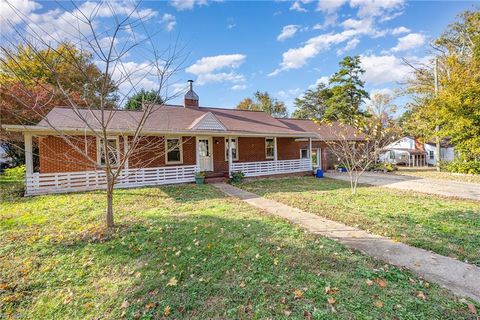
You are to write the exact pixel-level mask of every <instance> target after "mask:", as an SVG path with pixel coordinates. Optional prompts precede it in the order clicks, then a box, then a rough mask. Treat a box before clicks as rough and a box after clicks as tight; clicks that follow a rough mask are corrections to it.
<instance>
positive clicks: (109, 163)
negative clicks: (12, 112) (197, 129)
mask: <svg viewBox="0 0 480 320" xmlns="http://www.w3.org/2000/svg"><path fill="white" fill-rule="evenodd" d="M91 4H92V3H90V5H88V6H81V5H80V6H79V5H77V4H76V3H75V2H72V6H73V7H74V8H73V11H70V15H71V16H70V17H69V19H68V31H65V32H67V35H68V41H69V43H72V44H73V48H74V49H75V50H80V51H81V52H82V53H87V54H91V55H92V58H93V60H94V61H95V64H96V65H97V66H98V68H99V69H100V70H101V73H100V76H99V75H98V74H96V75H95V76H92V74H91V73H89V72H87V70H84V69H83V68H82V66H83V64H82V63H81V61H80V60H79V59H80V58H79V57H78V56H77V55H74V54H73V49H72V50H62V51H59V50H58V46H59V45H60V44H61V43H64V41H65V39H62V38H58V37H57V36H56V35H52V34H49V32H48V31H47V30H43V29H42V28H41V26H35V28H32V27H29V26H31V25H32V21H30V20H29V18H28V17H27V16H24V15H22V14H21V12H20V11H19V10H16V8H15V7H14V6H13V5H12V4H10V7H11V8H12V9H13V10H14V12H16V14H17V15H18V18H20V19H22V21H23V23H22V24H21V26H18V25H13V24H12V26H11V27H12V30H13V32H12V34H10V35H9V37H7V36H6V35H5V36H2V38H3V40H2V44H1V46H0V50H1V56H0V62H6V60H7V59H10V62H11V60H12V59H13V60H15V58H16V57H15V55H12V54H11V52H12V48H15V47H17V46H18V45H22V46H23V47H25V48H28V49H29V50H30V51H31V54H32V55H33V56H34V57H35V59H36V60H37V61H40V64H41V65H40V66H39V67H40V68H45V70H47V71H48V72H49V76H50V77H51V81H50V84H49V85H45V83H43V82H41V81H38V80H37V79H35V78H32V81H33V82H35V85H37V86H42V87H43V89H44V91H43V92H47V96H48V95H50V97H51V99H53V98H54V97H58V96H60V97H61V99H62V101H63V103H64V105H63V106H62V107H64V108H68V109H69V110H71V112H73V113H74V114H75V115H76V118H77V120H78V121H81V123H82V124H83V127H84V132H83V135H82V134H73V133H71V132H67V131H65V130H64V129H63V128H62V126H61V125H59V124H58V123H54V122H52V121H49V119H48V118H44V120H42V121H44V122H46V123H47V124H48V126H49V127H50V128H51V129H52V130H53V131H54V135H55V136H57V137H59V138H61V139H62V140H63V141H64V142H65V143H66V144H67V145H68V146H69V147H70V148H71V150H72V152H71V154H66V155H65V162H66V163H69V162H71V163H76V164H77V165H78V163H79V160H81V165H83V166H84V167H85V168H91V169H92V170H99V171H103V172H104V174H105V179H106V225H107V227H113V226H114V211H113V196H114V194H113V189H114V186H115V184H116V183H117V181H118V179H121V177H123V176H124V173H123V171H124V169H125V164H126V162H127V161H128V160H129V159H130V160H132V159H136V161H138V163H137V167H142V166H143V167H146V166H148V165H149V163H151V162H153V161H155V159H157V158H158V157H163V156H164V154H165V152H166V150H164V149H163V148H162V149H159V143H158V140H155V141H154V139H151V137H148V136H145V135H144V127H145V124H146V122H147V120H148V119H149V117H150V116H151V115H152V113H153V112H154V111H155V110H156V108H157V106H156V105H155V103H152V102H146V103H144V104H143V108H142V109H141V110H139V111H136V112H134V115H133V116H130V117H129V118H128V121H127V122H128V125H126V126H124V127H120V126H119V125H118V124H117V123H115V122H116V121H117V119H118V117H117V116H118V114H119V113H120V112H125V111H122V110H121V108H120V107H119V106H122V105H123V103H124V102H125V101H126V99H127V98H128V97H129V96H130V95H131V94H134V93H137V92H138V91H140V90H141V89H142V88H143V87H144V84H145V82H148V83H149V84H150V85H154V86H155V91H156V93H157V95H158V96H159V97H161V100H162V101H163V102H164V103H166V102H168V101H169V100H171V99H172V98H174V97H176V96H177V95H178V94H179V92H171V91H172V90H171V89H170V90H169V88H170V87H171V84H172V82H173V80H174V78H173V77H174V75H175V74H176V73H177V72H178V70H179V68H180V67H181V66H182V64H183V63H184V62H185V59H186V55H185V54H183V48H179V47H178V45H177V43H178V42H177V41H173V44H170V45H167V46H166V47H165V46H164V48H163V49H159V48H160V46H158V45H157V44H156V42H155V34H154V33H152V32H150V30H149V28H148V27H147V26H146V23H147V21H148V20H149V19H151V14H150V13H149V12H145V10H140V9H139V6H138V4H133V3H128V5H127V7H125V8H123V9H122V10H118V7H117V4H112V3H110V2H108V1H105V2H98V3H95V4H93V5H91ZM86 8H88V9H86ZM120 11H121V12H120ZM106 15H108V16H110V17H111V18H110V19H108V21H105V19H102V21H101V23H100V22H99V21H98V20H99V19H100V18H102V17H105V16H106ZM100 26H101V27H100ZM136 30H139V31H138V32H137V31H136ZM45 50H52V51H53V52H55V53H57V54H58V55H59V56H60V57H61V58H62V62H63V63H64V64H65V63H67V64H68V66H69V67H70V68H71V69H72V70H74V72H75V73H76V74H75V76H76V77H79V78H80V79H81V80H80V82H81V83H83V86H84V88H78V89H79V91H80V93H81V94H80V96H79V95H78V91H77V92H73V91H72V90H71V89H70V88H68V87H67V86H66V83H65V78H64V77H63V76H62V74H61V72H60V70H59V69H58V66H59V65H58V63H57V61H51V60H49V59H46V58H45V55H44V52H45ZM132 54H135V55H141V56H142V58H143V61H144V62H142V63H141V64H138V65H135V66H134V67H132V65H131V61H128V59H131V58H130V57H129V55H132ZM4 65H6V64H5V63H4ZM18 65H20V61H19V63H18ZM16 70H17V71H18V69H16ZM3 72H10V75H9V76H11V77H13V78H15V77H17V76H19V75H18V74H16V73H15V72H13V70H3ZM17 73H18V72H17ZM23 76H25V75H23ZM72 76H73V75H72ZM18 80H19V81H20V82H21V81H24V78H23V79H21V78H20V77H18ZM112 85H113V86H114V88H112ZM92 88H93V90H91V89H92ZM82 91H83V92H87V91H88V92H90V93H92V92H93V95H92V94H89V95H88V96H87V94H82ZM10 94H11V95H12V97H13V98H14V99H15V100H16V101H17V102H18V103H19V104H21V105H22V106H23V107H25V108H28V109H29V110H30V111H31V112H33V113H37V114H39V112H40V111H39V110H43V109H44V108H42V106H43V105H44V104H46V103H50V102H51V99H49V98H48V97H47V98H45V97H43V98H42V99H38V97H35V95H34V94H33V96H31V97H29V99H25V95H22V94H18V91H12V92H11V93H10ZM112 94H113V95H116V96H115V97H113V98H112ZM32 101H33V103H32ZM112 101H113V102H114V103H112ZM41 116H44V114H41ZM112 129H115V130H116V135H118V136H126V137H127V142H126V143H127V144H128V148H125V149H123V148H116V147H115V146H113V145H111V143H109V136H110V132H111V130H112ZM96 141H100V143H101V147H100V155H99V157H100V158H101V159H102V161H101V164H99V163H98V159H97V157H94V156H92V153H91V152H89V150H91V146H92V145H93V144H95V143H96ZM160 145H162V146H163V143H161V144H160ZM142 154H148V157H142ZM142 159H143V160H142ZM56 160H58V159H56Z"/></svg>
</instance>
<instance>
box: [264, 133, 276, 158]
mask: <svg viewBox="0 0 480 320" xmlns="http://www.w3.org/2000/svg"><path fill="white" fill-rule="evenodd" d="M274 157H275V141H274V140H273V138H265V158H266V159H273V158H274Z"/></svg>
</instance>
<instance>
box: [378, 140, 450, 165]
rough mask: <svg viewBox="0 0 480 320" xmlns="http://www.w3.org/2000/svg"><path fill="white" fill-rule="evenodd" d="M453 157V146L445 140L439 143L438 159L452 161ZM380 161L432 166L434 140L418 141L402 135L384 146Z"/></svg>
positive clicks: (435, 152)
mask: <svg viewBox="0 0 480 320" xmlns="http://www.w3.org/2000/svg"><path fill="white" fill-rule="evenodd" d="M454 157H455V152H454V147H453V145H451V144H450V143H449V141H448V140H445V141H443V142H442V144H441V148H440V159H441V160H442V161H452V160H453V159H454ZM379 158H380V161H382V162H388V163H393V164H399V165H406V166H413V167H419V166H427V165H429V166H434V165H435V164H436V159H437V150H436V147H435V143H434V142H428V143H420V142H419V141H418V140H416V139H415V138H413V137H404V138H402V139H400V140H397V141H395V142H393V143H391V144H389V145H388V146H386V147H385V148H384V152H383V153H382V154H381V155H380V157H379Z"/></svg>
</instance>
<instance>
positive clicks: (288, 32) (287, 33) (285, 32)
mask: <svg viewBox="0 0 480 320" xmlns="http://www.w3.org/2000/svg"><path fill="white" fill-rule="evenodd" d="M299 28H300V26H298V25H295V24H289V25H286V26H284V27H283V29H282V32H281V33H280V34H279V35H278V37H277V40H278V41H284V40H286V39H288V38H291V37H293V36H294V35H295V33H297V31H298V29H299Z"/></svg>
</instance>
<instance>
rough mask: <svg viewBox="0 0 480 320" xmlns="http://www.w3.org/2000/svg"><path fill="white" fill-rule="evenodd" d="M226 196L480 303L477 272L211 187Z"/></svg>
mask: <svg viewBox="0 0 480 320" xmlns="http://www.w3.org/2000/svg"><path fill="white" fill-rule="evenodd" d="M214 186H215V187H216V188H218V189H219V190H221V191H223V192H224V193H226V194H227V195H230V196H233V197H236V198H240V199H241V200H243V201H245V202H247V203H248V204H250V205H252V206H254V207H257V208H260V209H262V210H264V211H265V212H266V213H269V214H271V215H274V216H278V217H282V218H284V219H287V220H289V221H291V222H292V223H295V224H298V225H300V226H301V227H303V228H304V229H306V230H308V231H310V232H312V233H315V234H320V235H322V236H326V237H329V238H332V239H334V240H337V241H339V242H340V243H342V244H344V245H346V246H347V247H350V248H353V249H357V250H360V251H362V252H363V253H365V254H367V255H369V256H372V257H374V258H377V259H380V260H382V261H385V262H387V263H390V264H393V265H396V266H400V267H406V268H408V269H410V270H411V271H413V272H415V273H416V274H418V275H420V276H422V277H423V278H424V279H426V280H428V281H431V282H435V283H438V284H440V285H441V286H443V287H445V288H447V289H450V290H451V291H453V292H455V293H457V294H459V295H461V296H467V297H470V298H472V299H474V300H476V301H478V302H480V268H478V267H476V266H474V265H471V264H467V263H463V262H460V261H458V260H455V259H452V258H448V257H444V256H441V255H438V254H436V253H432V252H430V251H427V250H423V249H418V248H414V247H410V246H407V245H405V244H403V243H398V242H395V241H393V240H391V239H389V238H385V237H381V236H377V235H373V234H370V233H368V232H366V231H363V230H360V229H356V228H353V227H349V226H346V225H344V224H342V223H338V222H334V221H331V220H328V219H325V218H322V217H319V216H317V215H315V214H312V213H309V212H305V211H302V210H300V209H296V208H292V207H290V206H287V205H284V204H282V203H278V202H276V201H273V200H269V199H265V198H263V197H260V196H258V195H256V194H254V193H250V192H247V191H244V190H242V189H239V188H237V187H234V186H232V185H228V184H225V183H220V184H214Z"/></svg>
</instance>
